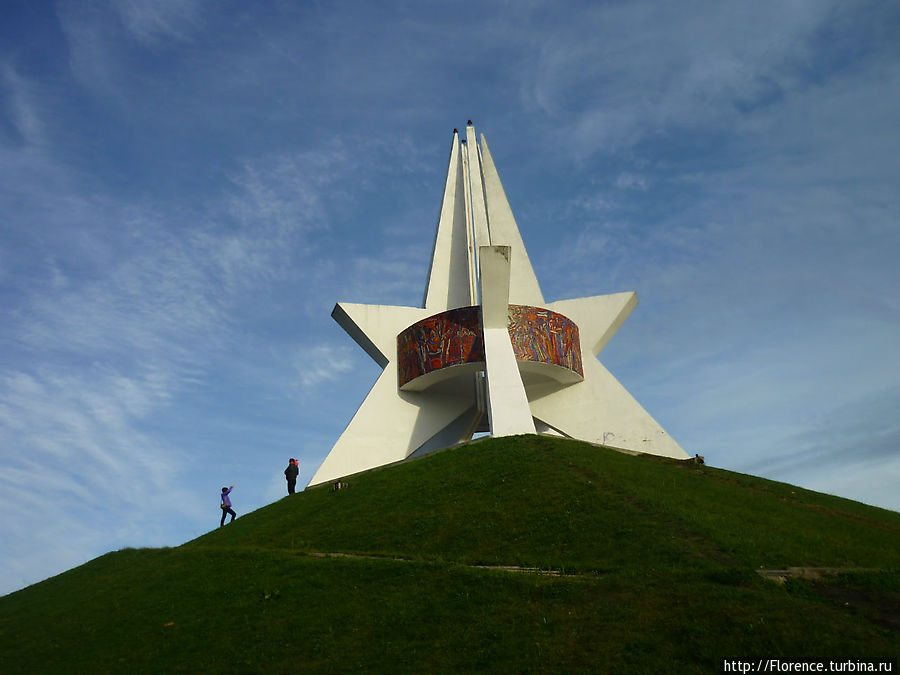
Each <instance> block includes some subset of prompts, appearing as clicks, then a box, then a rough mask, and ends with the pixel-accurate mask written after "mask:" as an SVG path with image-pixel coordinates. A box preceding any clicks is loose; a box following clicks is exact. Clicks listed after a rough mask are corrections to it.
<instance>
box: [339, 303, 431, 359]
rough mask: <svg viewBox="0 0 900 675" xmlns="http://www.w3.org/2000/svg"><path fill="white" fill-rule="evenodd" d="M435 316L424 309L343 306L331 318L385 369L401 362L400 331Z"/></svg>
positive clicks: (341, 304)
mask: <svg viewBox="0 0 900 675" xmlns="http://www.w3.org/2000/svg"><path fill="white" fill-rule="evenodd" d="M431 313H432V312H430V311H429V310H427V309H422V308H421V307H396V306H392V305H361V304H354V303H352V302H339V303H337V304H336V305H335V306H334V309H333V310H332V312H331V318H333V319H334V320H335V321H337V322H338V324H339V325H340V326H341V328H343V329H344V330H345V331H347V334H348V335H349V336H350V337H352V338H353V339H354V340H355V341H356V344H358V345H359V346H360V347H362V348H363V349H364V350H365V352H366V354H368V355H369V356H371V357H372V360H374V361H375V363H377V364H378V365H379V366H381V367H382V368H384V367H385V366H387V364H388V362H389V361H396V360H397V335H398V334H399V333H400V331H402V330H403V329H404V328H406V327H407V326H409V325H411V324H413V323H415V322H416V321H418V320H419V319H424V318H425V317H426V316H429V315H430V314H431Z"/></svg>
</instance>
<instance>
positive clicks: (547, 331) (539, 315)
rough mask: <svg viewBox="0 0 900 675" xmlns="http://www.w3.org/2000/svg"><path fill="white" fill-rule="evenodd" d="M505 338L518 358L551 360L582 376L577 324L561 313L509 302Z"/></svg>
mask: <svg viewBox="0 0 900 675" xmlns="http://www.w3.org/2000/svg"><path fill="white" fill-rule="evenodd" d="M509 338H510V340H512V346H513V352H515V355H516V359H518V360H519V361H537V362H538V363H551V364H553V365H555V366H562V367H563V368H568V369H569V370H571V371H574V372H576V373H578V374H579V375H581V376H582V377H584V368H583V367H582V363H581V341H580V339H579V337H578V326H576V325H575V323H574V322H573V321H572V320H571V319H569V318H567V317H565V316H563V315H562V314H557V313H556V312H551V311H550V310H549V309H542V308H541V307H528V306H526V305H510V306H509Z"/></svg>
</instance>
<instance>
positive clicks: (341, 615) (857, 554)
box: [0, 436, 900, 673]
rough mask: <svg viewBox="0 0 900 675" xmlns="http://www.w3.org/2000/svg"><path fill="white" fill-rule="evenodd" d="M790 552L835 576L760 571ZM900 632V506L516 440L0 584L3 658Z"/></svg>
mask: <svg viewBox="0 0 900 675" xmlns="http://www.w3.org/2000/svg"><path fill="white" fill-rule="evenodd" d="M788 567H815V568H841V569H842V570H844V571H842V572H840V573H834V572H829V573H828V574H826V575H825V576H824V577H823V578H821V579H818V580H811V579H803V578H792V577H788V578H787V580H786V581H784V583H775V582H773V581H771V580H767V579H764V578H763V577H762V576H761V575H760V574H758V573H757V570H760V569H782V568H788ZM510 568H515V569H510ZM535 569H538V570H543V573H537V572H535V571H534V570H535ZM898 638H900V514H897V513H895V512H892V511H885V510H882V509H877V508H874V507H870V506H865V505H863V504H859V503H856V502H852V501H849V500H846V499H840V498H837V497H832V496H828V495H823V494H819V493H815V492H811V491H808V490H803V489H801V488H797V487H793V486H790V485H786V484H783V483H776V482H773V481H768V480H764V479H761V478H755V477H752V476H747V475H742V474H737V473H732V472H728V471H723V470H719V469H715V468H712V467H708V466H699V465H696V464H693V463H689V462H676V461H672V460H665V459H660V458H655V457H649V456H630V455H625V454H620V453H617V452H613V451H610V450H606V449H602V448H596V447H594V446H591V445H588V444H585V443H580V442H576V441H565V440H560V439H553V438H547V437H531V436H526V437H515V438H503V439H486V440H483V441H479V442H476V443H473V444H470V445H468V446H464V447H460V448H457V449H454V450H452V451H447V452H442V453H437V454H435V455H431V456H429V457H425V458H423V459H421V460H417V461H415V462H410V463H407V464H400V465H396V466H392V467H386V468H383V469H379V470H375V471H371V472H368V473H366V474H363V475H360V476H356V477H354V478H352V479H351V480H350V487H349V489H346V490H342V491H340V492H332V491H331V489H330V487H327V486H324V487H319V488H314V489H311V490H307V491H305V492H304V493H302V494H297V495H294V496H292V497H285V498H284V499H282V500H280V501H278V502H276V503H275V504H272V505H270V506H268V507H265V508H263V509H260V510H258V511H255V512H253V513H250V514H247V515H246V516H241V517H239V518H238V519H237V520H236V521H235V522H234V523H233V524H231V525H227V526H226V527H224V528H222V529H218V528H217V529H215V530H213V531H212V532H210V533H209V534H207V535H204V536H202V537H199V538H198V539H195V540H194V541H191V542H188V543H186V544H184V545H183V546H180V547H177V548H166V549H143V550H134V549H128V550H123V551H117V552H114V553H110V554H107V555H105V556H102V557H100V558H97V559H96V560H93V561H91V562H89V563H87V564H85V565H83V566H81V567H78V568H75V569H73V570H70V571H69V572H66V573H64V574H61V575H59V576H57V577H54V578H52V579H49V580H47V581H44V582H42V583H39V584H35V585H34V586H31V587H29V588H26V589H24V590H21V591H18V592H16V593H13V594H11V595H8V596H6V597H4V598H0V672H3V673H19V672H22V673H40V672H48V673H50V672H54V673H56V672H60V671H65V672H68V673H72V672H104V673H105V672H156V673H169V672H173V673H175V672H185V673H188V672H198V671H199V672H212V671H218V672H266V673H281V672H285V673H286V672H294V671H297V670H298V669H302V670H309V669H319V670H324V671H335V672H347V671H354V670H365V671H369V672H372V671H374V672H379V671H381V672H435V673H438V672H447V673H450V672H452V673H463V672H718V671H719V668H720V667H721V664H722V659H724V658H744V659H759V658H772V657H783V658H794V659H797V658H823V657H841V658H855V659H863V658H876V657H886V658H896V657H897V651H898V647H897V645H898V644H900V639H898Z"/></svg>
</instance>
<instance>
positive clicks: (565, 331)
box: [397, 305, 584, 387]
mask: <svg viewBox="0 0 900 675" xmlns="http://www.w3.org/2000/svg"><path fill="white" fill-rule="evenodd" d="M479 310H480V308H479V307H477V306H474V307H459V308H457V309H451V310H448V311H446V312H441V313H440V314H435V315H434V316H430V317H428V318H426V319H422V320H421V321H417V322H416V323H414V324H413V325H411V326H410V327H409V328H407V329H406V330H404V331H403V332H402V333H400V335H398V336H397V366H398V380H399V386H401V387H402V386H403V385H405V384H407V383H408V382H411V381H412V380H414V379H416V378H417V377H421V376H422V375H426V374H428V373H431V372H433V371H435V370H440V369H443V368H449V367H451V366H458V365H462V364H465V363H478V362H482V363H483V362H484V338H483V334H482V330H481V313H480V311H479ZM508 327H509V337H510V340H511V341H512V346H513V352H514V353H515V355H516V359H517V360H519V361H532V362H536V363H547V364H550V365H554V366H561V367H563V368H566V369H568V370H571V371H573V372H575V373H578V375H581V376H584V371H583V368H582V363H581V343H580V341H579V338H578V326H576V325H575V323H574V322H573V321H571V320H570V319H568V318H566V317H565V316H563V315H562V314H558V313H556V312H552V311H550V310H549V309H542V308H540V307H529V306H525V305H510V306H509V323H508Z"/></svg>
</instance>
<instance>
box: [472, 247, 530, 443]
mask: <svg viewBox="0 0 900 675" xmlns="http://www.w3.org/2000/svg"><path fill="white" fill-rule="evenodd" d="M478 258H479V260H480V261H481V328H482V331H483V332H484V359H485V369H486V373H487V390H488V396H487V399H488V400H487V410H488V421H489V423H490V427H491V434H492V435H493V436H512V435H515V434H533V433H535V429H534V420H533V419H532V417H531V408H530V407H529V406H528V397H527V396H526V395H525V386H524V385H523V384H522V376H521V375H520V374H519V366H518V364H517V363H516V355H515V353H514V352H513V348H512V343H511V342H510V339H509V328H508V323H509V263H510V261H509V258H510V248H509V246H481V247H479V249H478Z"/></svg>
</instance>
